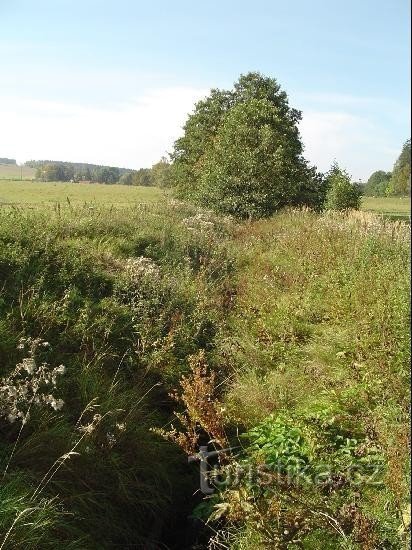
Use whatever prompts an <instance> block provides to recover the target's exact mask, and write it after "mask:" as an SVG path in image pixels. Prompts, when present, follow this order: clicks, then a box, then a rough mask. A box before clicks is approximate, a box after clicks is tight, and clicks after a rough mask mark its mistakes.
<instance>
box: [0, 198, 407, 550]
mask: <svg viewBox="0 0 412 550" xmlns="http://www.w3.org/2000/svg"><path fill="white" fill-rule="evenodd" d="M408 247H409V240H408V232H407V229H406V226H404V225H403V224H401V223H392V222H389V221H384V220H383V219H381V218H380V217H377V216H374V215H372V214H368V213H349V214H333V213H332V214H331V213H329V214H327V215H326V214H325V215H318V214H314V213H312V212H310V211H304V210H299V211H292V210H290V211H285V212H281V213H279V214H277V215H276V216H274V217H273V218H272V219H269V220H265V221H257V222H250V223H249V222H245V223H239V224H236V223H235V222H234V221H232V220H230V219H228V218H222V217H217V216H214V215H213V214H211V213H210V212H206V211H200V210H198V209H195V208H192V207H190V206H188V205H185V204H182V203H179V202H175V201H171V202H169V203H168V204H164V205H160V204H151V205H135V206H129V207H120V206H111V207H104V206H99V205H97V204H93V205H87V206H79V205H74V204H71V203H70V201H69V202H66V203H65V205H64V206H63V205H59V206H58V205H56V206H54V207H38V208H33V209H23V208H8V209H3V210H0V277H1V286H0V288H1V290H0V314H1V316H0V365H1V371H0V378H1V379H2V380H3V381H4V380H6V379H7V380H9V381H10V380H11V378H10V376H11V374H12V373H13V372H14V370H15V368H16V365H18V364H21V362H22V360H23V359H24V354H23V350H21V349H18V348H19V347H20V346H19V342H20V339H21V338H22V337H24V338H35V339H36V338H37V339H39V341H40V340H41V341H43V342H48V344H49V345H48V346H44V347H39V350H38V354H37V355H36V361H37V363H38V364H39V365H40V364H45V365H49V366H50V369H54V368H56V367H57V366H58V365H64V366H65V374H64V375H62V376H61V377H59V379H58V381H57V383H56V387H55V389H54V390H53V399H54V400H52V399H51V398H47V399H46V398H45V399H44V400H43V401H44V403H43V402H42V401H41V400H37V401H33V405H32V407H31V409H30V417H29V418H28V419H27V422H26V423H24V424H22V423H21V422H20V421H18V420H15V421H14V422H10V419H9V418H7V415H5V410H6V409H5V408H4V410H0V414H2V418H1V419H0V432H1V439H0V464H1V468H2V470H1V475H2V476H3V477H2V480H1V481H0V492H1V497H2V498H1V506H0V533H1V535H0V548H2V549H3V548H4V549H11V548H15V549H17V548H23V547H27V548H32V549H37V548H56V547H58V546H63V547H65V548H73V549H79V550H80V549H86V548H87V549H94V548H96V549H98V548H99V549H101V548H149V547H154V548H156V547H162V545H166V546H168V547H170V548H179V549H181V548H183V547H185V544H187V547H189V546H190V543H184V542H183V540H184V538H185V537H184V531H185V523H184V521H185V518H186V516H188V515H190V514H191V513H192V511H193V507H194V505H195V504H196V502H198V500H199V498H198V496H195V497H194V496H193V495H194V493H195V492H196V490H197V480H196V479H195V477H194V475H195V474H196V472H195V471H194V470H191V468H190V467H189V466H188V465H187V461H186V458H185V456H184V454H183V453H182V451H181V450H180V449H179V448H178V446H177V445H175V444H174V443H173V442H171V441H170V439H172V441H173V437H171V438H169V439H165V438H163V437H161V435H159V434H162V433H163V434H164V433H168V434H169V435H170V434H171V433H172V434H176V433H178V432H177V431H176V429H178V430H183V431H184V429H185V427H186V429H190V430H192V432H193V433H192V432H190V433H188V434H186V435H187V436H188V437H189V438H190V437H191V436H194V437H195V436H196V437H197V436H198V435H199V434H201V433H202V430H203V434H204V432H206V435H208V436H209V437H212V436H214V438H215V444H217V442H218V440H219V437H217V436H216V434H218V435H219V434H224V438H225V439H226V437H227V438H229V440H230V443H231V444H233V445H235V446H240V451H239V453H238V456H237V458H232V459H229V458H227V459H226V462H223V463H222V464H223V467H224V468H225V469H226V468H229V469H230V468H236V467H237V466H239V465H242V466H244V467H248V468H249V467H250V468H253V467H256V466H257V465H261V464H262V463H265V462H268V461H270V460H272V459H273V456H274V454H273V453H277V455H276V456H277V459H276V460H278V461H279V460H280V463H281V465H282V467H283V468H286V467H287V468H288V467H289V466H290V465H291V464H293V465H294V467H296V464H300V463H304V464H305V465H306V466H307V467H308V468H309V470H308V471H310V472H313V471H316V469H317V468H318V467H319V465H320V464H326V463H327V464H329V463H330V462H332V463H333V464H332V467H331V470H330V472H329V474H328V475H329V477H328V478H327V479H326V480H324V483H323V485H321V486H320V485H314V486H311V487H310V488H309V489H307V488H304V489H301V488H296V487H295V486H294V485H293V483H291V484H289V485H284V484H279V482H278V481H276V480H275V481H273V483H272V484H271V485H269V486H267V487H266V488H264V489H262V487H260V486H259V485H258V484H253V483H252V484H250V483H244V482H243V481H242V480H240V482H239V483H238V484H237V485H236V484H228V485H226V487H223V488H221V489H220V490H219V491H217V493H216V494H215V495H214V496H213V498H212V499H210V500H206V501H205V502H203V503H202V505H201V507H200V509H201V510H202V514H201V516H202V517H203V518H204V519H206V518H207V517H209V526H210V527H211V528H212V532H213V533H214V535H213V537H212V538H211V540H210V542H209V543H208V544H209V548H225V547H226V548H238V549H241V548H242V549H243V548H245V549H246V548H248V549H249V548H267V547H272V548H287V547H289V548H301V547H304V548H340V547H342V548H371V549H372V548H402V547H403V546H404V545H405V544H406V541H407V523H408V519H407V513H406V512H407V499H408V497H407V495H408V483H407V468H408V458H407V450H408V444H409V442H408V435H409V434H408V430H407V421H408V411H409V393H408V388H407V384H408V380H409V378H408V360H409V355H410V351H409V333H408V318H409V249H408ZM194 366H195V367H194ZM2 383H3V382H2ZM39 391H44V392H46V389H45V388H43V389H39ZM47 392H48V390H47ZM11 394H12V395H14V394H13V389H12V390H11ZM30 395H31V394H30ZM46 395H48V393H46ZM56 400H62V401H63V402H64V405H63V406H62V407H61V408H60V407H58V408H57V409H58V410H55V409H54V408H53V407H52V406H49V405H50V403H52V404H53V403H56V402H57V401H56ZM1 402H2V401H1V399H0V403H1ZM58 403H59V404H60V401H59V402H58ZM20 406H23V405H22V404H20ZM176 407H180V408H179V409H178V411H177V412H178V417H177V418H176V417H175V416H174V413H173V411H174V409H175V408H176ZM185 407H186V409H187V410H184V409H185ZM197 408H201V409H202V410H197ZM179 418H180V419H181V420H182V421H183V424H184V425H183V426H178V424H179ZM222 423H224V426H223V425H221V424H222ZM172 425H173V427H172ZM174 428H175V429H174ZM207 432H208V433H207ZM240 433H243V434H244V436H242V437H241V438H240V439H239V437H238V436H239V434H240ZM188 437H185V434H184V433H183V434H182V433H180V436H179V437H176V438H175V441H178V442H179V441H185V442H186V443H187V441H188ZM190 441H193V439H190ZM280 449H282V450H281V451H280ZM371 461H375V462H376V463H379V467H380V468H381V466H382V468H381V469H380V474H379V475H380V477H379V484H376V485H368V484H367V485H365V486H363V485H362V486H360V487H359V486H355V485H354V484H353V483H352V482H351V481H350V480H346V479H345V480H342V479H341V477H342V476H341V477H336V476H339V475H341V474H342V472H343V468H344V467H345V468H346V467H347V466H348V464H350V465H351V466H353V467H354V468H358V469H359V468H361V467H362V468H363V467H369V466H370V465H371ZM272 462H273V460H272ZM365 464H366V466H365ZM285 465H286V466H285ZM3 474H4V475H3ZM200 509H199V510H200ZM199 510H198V511H196V512H195V515H196V514H197V515H199V514H200V512H199ZM206 546H207V543H204V544H203V546H202V544H201V543H200V542H198V547H206Z"/></svg>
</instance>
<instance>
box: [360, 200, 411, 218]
mask: <svg viewBox="0 0 412 550" xmlns="http://www.w3.org/2000/svg"><path fill="white" fill-rule="evenodd" d="M362 210H367V211H370V212H378V213H380V214H383V215H384V216H388V217H391V218H399V219H402V218H405V219H407V218H408V217H410V215H411V199H410V197H363V199H362Z"/></svg>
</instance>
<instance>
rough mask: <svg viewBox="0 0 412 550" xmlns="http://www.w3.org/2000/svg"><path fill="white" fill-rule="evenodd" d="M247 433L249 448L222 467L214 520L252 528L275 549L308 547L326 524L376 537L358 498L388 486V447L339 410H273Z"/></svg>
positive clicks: (340, 530)
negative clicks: (354, 430) (358, 430)
mask: <svg viewBox="0 0 412 550" xmlns="http://www.w3.org/2000/svg"><path fill="white" fill-rule="evenodd" d="M241 437H242V439H244V440H246V445H245V446H244V448H243V451H242V452H241V453H240V454H239V456H238V457H237V458H236V460H235V461H233V462H232V463H231V464H229V465H228V466H227V467H225V468H224V469H223V471H222V472H221V474H222V475H221V478H222V481H221V483H220V484H218V485H217V489H218V493H217V494H216V495H214V503H213V504H214V509H213V511H212V513H211V515H210V517H209V519H210V520H218V519H220V518H225V519H226V522H227V524H228V525H232V526H234V525H248V526H249V527H250V528H252V529H253V530H255V531H257V532H259V533H260V535H261V536H262V537H263V538H262V540H264V541H265V542H266V543H268V544H269V543H270V544H273V545H275V546H276V545H281V544H296V543H299V544H300V543H302V541H303V540H304V539H305V537H306V536H307V535H308V534H309V533H311V532H314V530H315V531H316V530H318V529H320V530H326V531H328V532H330V534H331V535H333V536H335V535H338V536H339V535H340V536H342V537H343V539H345V538H346V537H347V536H351V535H352V534H354V533H356V537H358V536H360V537H373V536H374V534H373V529H372V525H371V524H370V522H369V520H368V518H367V517H366V516H365V515H364V513H363V511H362V508H361V506H360V505H358V503H357V500H356V499H357V498H358V497H357V496H356V495H359V494H360V491H362V487H366V486H379V485H380V484H381V483H382V479H383V476H384V473H385V463H384V459H383V456H382V452H381V450H380V449H379V448H378V447H377V446H376V444H375V443H374V442H372V441H371V440H369V439H368V438H367V437H366V436H364V435H360V434H357V435H356V436H355V435H354V434H351V433H350V431H349V430H348V429H346V428H345V426H344V422H342V418H340V416H339V415H337V414H333V413H332V412H331V411H330V410H328V409H325V410H320V411H317V412H315V413H314V412H311V413H307V414H301V415H298V414H296V415H293V414H290V413H287V412H284V413H281V414H278V415H270V416H268V417H267V418H266V419H265V420H264V421H262V422H261V423H259V424H258V425H257V426H256V427H254V428H253V429H251V430H249V431H248V432H247V433H245V434H244V435H243V436H241ZM216 501H217V503H216ZM349 512H350V513H349ZM359 529H363V531H362V533H358V531H359Z"/></svg>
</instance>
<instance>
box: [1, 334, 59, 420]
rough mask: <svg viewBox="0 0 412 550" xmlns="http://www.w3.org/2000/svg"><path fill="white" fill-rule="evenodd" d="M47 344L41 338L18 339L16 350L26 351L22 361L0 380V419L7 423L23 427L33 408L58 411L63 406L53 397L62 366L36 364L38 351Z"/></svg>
mask: <svg viewBox="0 0 412 550" xmlns="http://www.w3.org/2000/svg"><path fill="white" fill-rule="evenodd" d="M48 347H49V343H48V342H45V341H44V340H42V339H41V338H30V337H28V338H21V339H20V342H19V345H18V346H17V349H18V350H21V351H26V357H24V358H23V359H22V361H21V362H20V363H18V364H17V365H16V367H15V369H14V370H13V371H12V372H11V373H10V374H9V375H8V376H7V377H4V378H1V379H0V418H1V417H2V418H5V419H6V420H8V422H10V423H14V422H21V423H22V425H24V424H26V423H27V422H28V420H29V418H30V411H31V408H32V407H33V406H48V407H51V408H52V409H54V410H55V411H58V410H60V409H61V408H62V407H63V405H64V402H63V400H62V399H59V398H58V397H56V396H55V395H54V392H55V390H56V389H57V381H58V378H59V376H61V375H63V374H64V372H65V367H64V365H59V366H58V367H51V366H50V365H49V364H48V363H45V362H41V361H40V360H39V354H40V351H41V350H45V349H47V348H48Z"/></svg>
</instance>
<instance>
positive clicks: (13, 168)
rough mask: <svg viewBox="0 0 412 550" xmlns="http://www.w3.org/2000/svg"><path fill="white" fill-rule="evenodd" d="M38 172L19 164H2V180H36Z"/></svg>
mask: <svg viewBox="0 0 412 550" xmlns="http://www.w3.org/2000/svg"><path fill="white" fill-rule="evenodd" d="M35 175H36V171H35V170H34V168H30V167H28V166H18V165H17V164H0V181H1V180H14V181H22V180H34V177H35Z"/></svg>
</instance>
